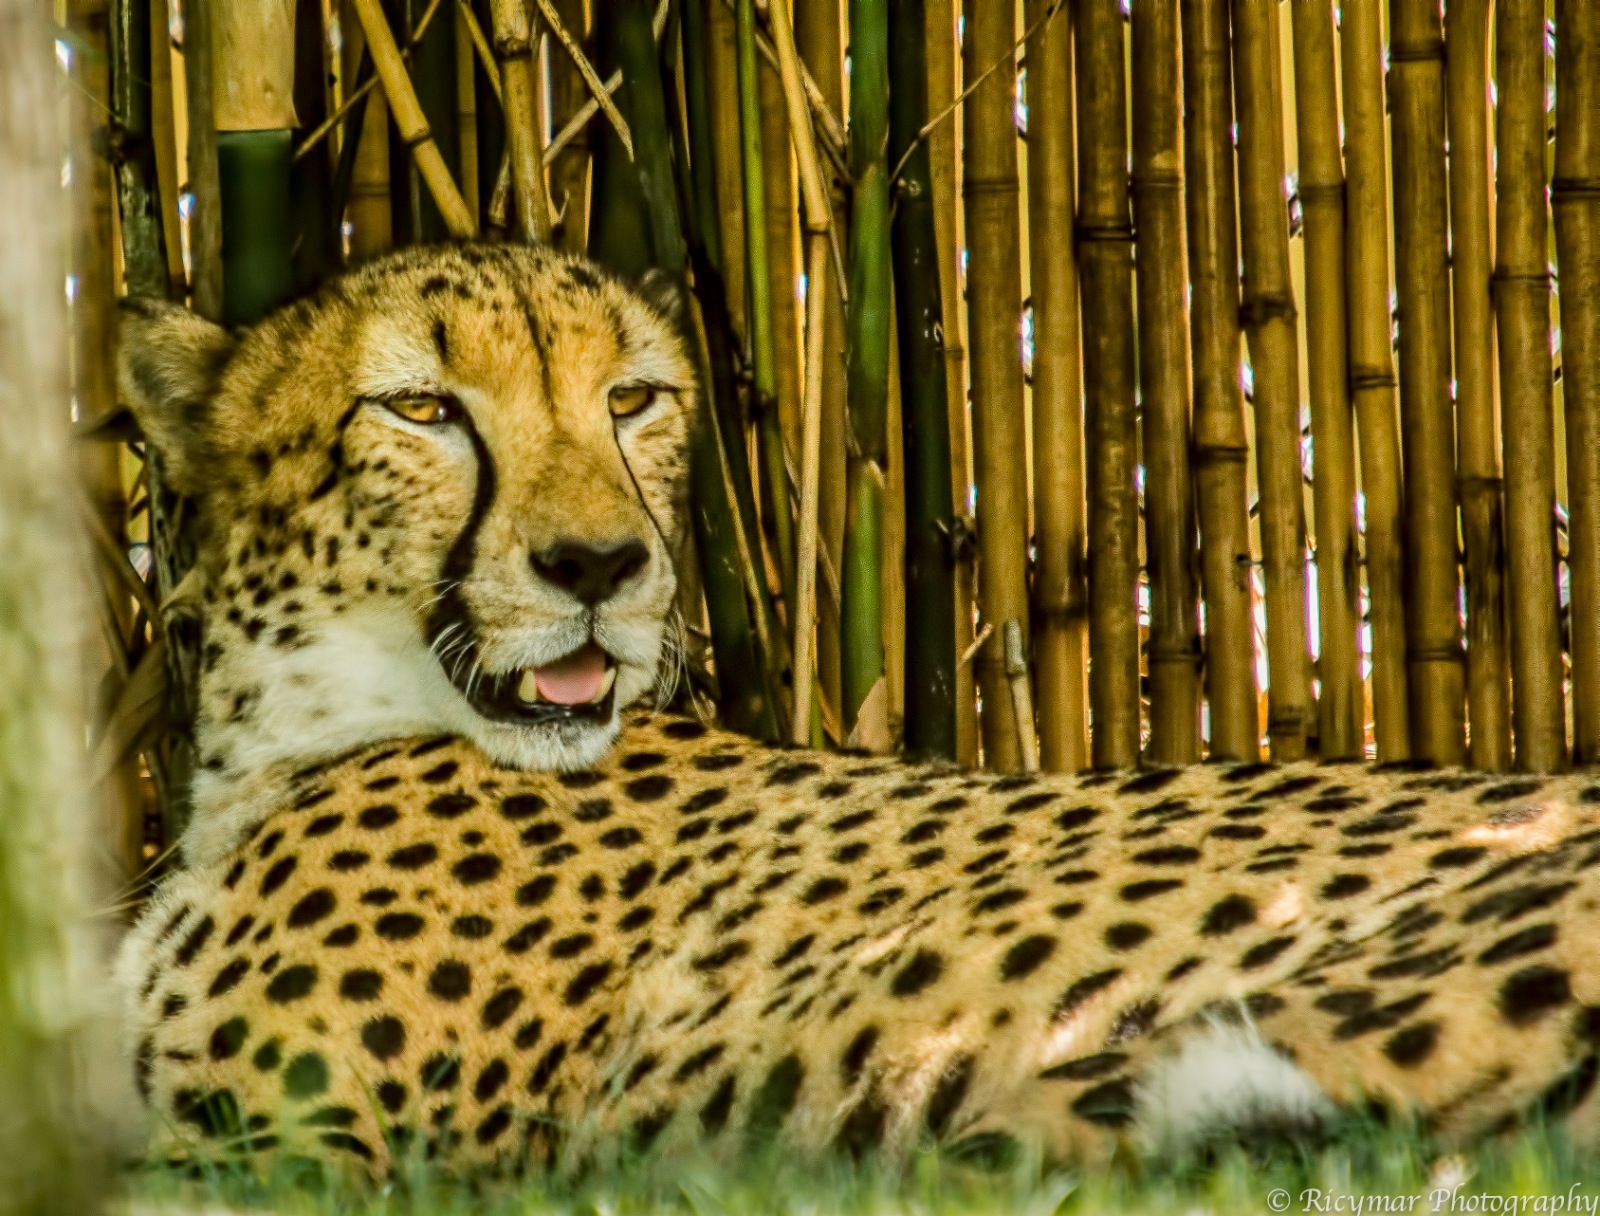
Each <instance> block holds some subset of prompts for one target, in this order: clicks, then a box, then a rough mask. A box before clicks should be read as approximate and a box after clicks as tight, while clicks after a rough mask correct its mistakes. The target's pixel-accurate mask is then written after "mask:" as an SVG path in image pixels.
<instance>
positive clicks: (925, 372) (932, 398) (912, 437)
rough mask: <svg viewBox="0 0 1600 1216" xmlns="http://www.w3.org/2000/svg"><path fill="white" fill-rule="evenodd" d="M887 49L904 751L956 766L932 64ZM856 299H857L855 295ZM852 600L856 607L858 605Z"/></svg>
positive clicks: (910, 16)
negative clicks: (893, 167)
mask: <svg viewBox="0 0 1600 1216" xmlns="http://www.w3.org/2000/svg"><path fill="white" fill-rule="evenodd" d="M925 17H926V13H925V5H924V0H889V4H888V8H887V13H886V20H887V26H888V28H889V29H895V30H920V29H922V27H923V23H924V20H925ZM1064 23H1065V21H1064V19H1063V24H1064ZM852 45H854V43H852ZM888 52H889V55H888V59H889V62H888V69H889V145H888V156H889V161H890V163H893V164H899V163H900V160H901V158H902V157H903V156H905V154H906V152H907V151H908V150H910V152H911V155H910V157H909V158H907V159H906V162H905V168H904V169H902V170H901V172H900V178H899V180H898V181H897V182H896V183H895V184H894V190H895V193H896V196H897V201H896V207H895V213H894V221H893V227H892V232H891V235H892V238H893V246H894V250H893V252H894V290H895V297H894V298H895V310H896V312H895V318H896V321H897V322H898V327H899V330H900V333H899V343H900V392H901V406H900V417H901V429H902V433H903V434H904V436H905V440H904V442H905V477H906V561H905V568H906V591H905V603H906V648H905V654H906V665H905V670H906V691H905V704H906V708H905V747H906V750H907V751H909V752H912V753H920V754H926V755H935V756H943V757H945V758H946V759H949V760H954V759H955V755H956V720H955V701H954V697H955V666H956V653H955V636H956V634H955V584H954V582H953V578H954V571H953V569H952V568H951V563H950V546H949V544H948V543H947V542H946V539H945V538H946V537H947V536H948V534H949V529H950V523H951V501H950V420H949V417H948V413H949V397H948V391H947V389H946V386H945V364H944V351H943V349H941V347H942V341H941V337H942V333H943V321H944V306H943V301H942V299H941V297H940V292H939V254H938V248H937V245H936V243H935V242H936V235H935V232H934V226H933V180H932V169H931V164H930V160H929V156H928V147H927V144H925V143H922V142H920V141H919V140H918V139H917V134H918V132H920V131H921V130H922V127H923V124H925V123H926V122H927V121H928V73H927V60H926V56H925V54H924V44H923V40H922V39H921V38H912V37H899V38H895V39H893V40H892V41H891V42H890V45H889V48H888ZM852 126H854V124H852ZM858 215H859V211H858ZM851 299H852V303H854V300H855V297H854V294H853V293H852V297H851ZM846 603H847V604H849V605H851V606H853V601H850V600H847V601H846Z"/></svg>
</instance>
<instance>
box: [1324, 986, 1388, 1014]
mask: <svg viewBox="0 0 1600 1216" xmlns="http://www.w3.org/2000/svg"><path fill="white" fill-rule="evenodd" d="M1374 1000H1375V998H1374V996H1373V993H1372V989H1370V988H1341V989H1339V990H1337V991H1335V992H1328V993H1324V994H1323V995H1322V996H1319V997H1318V998H1317V999H1316V1001H1315V1002H1313V1003H1314V1004H1315V1005H1316V1007H1317V1008H1318V1009H1320V1010H1322V1011H1323V1012H1324V1013H1331V1014H1334V1015H1335V1016H1337V1017H1341V1018H1349V1017H1355V1016H1357V1015H1358V1014H1363V1013H1366V1012H1367V1010H1369V1009H1371V1008H1372V1006H1373V1002H1374Z"/></svg>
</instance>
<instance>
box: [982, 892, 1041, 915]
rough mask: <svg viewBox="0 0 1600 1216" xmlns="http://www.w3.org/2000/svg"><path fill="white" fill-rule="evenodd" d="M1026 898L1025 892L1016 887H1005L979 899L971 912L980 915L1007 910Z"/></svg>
mask: <svg viewBox="0 0 1600 1216" xmlns="http://www.w3.org/2000/svg"><path fill="white" fill-rule="evenodd" d="M1027 898H1028V893H1027V892H1026V891H1022V890H1019V889H1018V888H1016V887H1006V888H1004V889H1002V890H999V891H992V892H990V893H989V894H988V895H985V896H984V897H983V898H982V899H980V900H979V901H978V902H977V904H976V905H975V906H974V907H973V912H974V913H975V914H977V915H982V914H983V913H985V912H998V911H1000V910H1001V909H1002V908H1009V907H1011V905H1013V904H1018V903H1021V902H1022V901H1023V900H1025V899H1027Z"/></svg>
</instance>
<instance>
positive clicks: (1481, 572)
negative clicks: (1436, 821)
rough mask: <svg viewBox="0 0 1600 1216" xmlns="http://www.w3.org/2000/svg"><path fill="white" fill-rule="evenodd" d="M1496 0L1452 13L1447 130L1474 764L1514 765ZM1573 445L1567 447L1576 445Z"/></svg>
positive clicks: (1464, 0)
mask: <svg viewBox="0 0 1600 1216" xmlns="http://www.w3.org/2000/svg"><path fill="white" fill-rule="evenodd" d="M1489 7H1490V6H1489V0H1452V3H1451V4H1450V7H1449V9H1448V10H1447V11H1446V13H1445V85H1446V88H1447V90H1448V100H1447V105H1448V111H1447V117H1448V120H1449V132H1450V286H1451V294H1452V302H1453V304H1454V309H1453V313H1454V318H1455V325H1454V332H1455V368H1456V459H1457V462H1458V469H1457V475H1458V477H1459V484H1460V487H1461V489H1460V494H1461V536H1462V541H1463V548H1464V549H1465V553H1466V581H1467V722H1468V726H1469V728H1470V729H1469V732H1468V734H1469V739H1468V743H1469V747H1468V754H1469V758H1470V760H1471V763H1472V766H1473V767H1474V768H1482V769H1490V770H1494V771H1502V770H1505V769H1508V768H1510V767H1511V684H1510V678H1511V669H1510V658H1509V655H1508V653H1507V645H1508V639H1507V637H1506V571H1505V564H1504V562H1505V544H1506V537H1505V498H1504V485H1503V482H1502V480H1501V476H1500V399H1499V395H1498V392H1497V388H1496V385H1495V378H1494V313H1493V311H1492V305H1491V303H1490V299H1489V279H1490V275H1491V274H1492V272H1493V265H1494V249H1493V242H1492V240H1491V237H1490V219H1489V181H1490V179H1491V178H1492V177H1493V175H1494V169H1493V166H1492V164H1491V162H1490V153H1489ZM1570 452H1571V449H1570V448H1569V453H1570Z"/></svg>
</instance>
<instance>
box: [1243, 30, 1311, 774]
mask: <svg viewBox="0 0 1600 1216" xmlns="http://www.w3.org/2000/svg"><path fill="white" fill-rule="evenodd" d="M1279 46H1280V43H1279V31H1278V7H1277V5H1275V4H1256V3H1252V0H1234V4H1233V84H1234V95H1235V97H1236V98H1237V101H1238V107H1239V111H1238V121H1239V156H1238V165H1239V245H1240V254H1241V259H1242V266H1243V275H1242V283H1241V289H1240V291H1241V294H1240V302H1239V315H1240V320H1241V321H1242V322H1243V326H1244V331H1245V338H1246V341H1247V342H1248V344H1249V348H1250V363H1251V367H1252V369H1253V371H1254V374H1255V392H1254V403H1255V420H1256V430H1255V438H1256V479H1257V483H1258V485H1259V488H1260V498H1261V511H1260V527H1261V558H1262V562H1261V564H1262V573H1263V574H1264V576H1265V582H1266V601H1267V673H1268V674H1267V679H1268V687H1267V707H1268V708H1267V735H1268V738H1269V740H1270V741H1271V744H1272V756H1273V759H1274V760H1280V761H1281V760H1298V759H1299V758H1300V757H1302V756H1303V755H1305V751H1306V736H1307V734H1308V733H1309V730H1310V726H1311V714H1312V709H1311V706H1310V704H1309V703H1308V700H1309V693H1310V689H1309V688H1308V686H1307V683H1306V671H1307V668H1306V663H1307V655H1308V651H1307V647H1306V518H1305V495H1304V493H1303V491H1302V488H1301V480H1300V477H1301V474H1300V351H1299V345H1298V339H1297V337H1296V334H1295V315H1296V314H1295V301H1294V288H1293V285H1292V284H1291V282H1290V278H1289V217H1288V212H1287V210H1286V208H1285V206H1284V198H1283V181H1284V154H1283V92H1282V83H1281V80H1280V78H1279V73H1280V70H1281V65H1280V59H1279V56H1280V53H1281V52H1280V50H1279Z"/></svg>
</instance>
